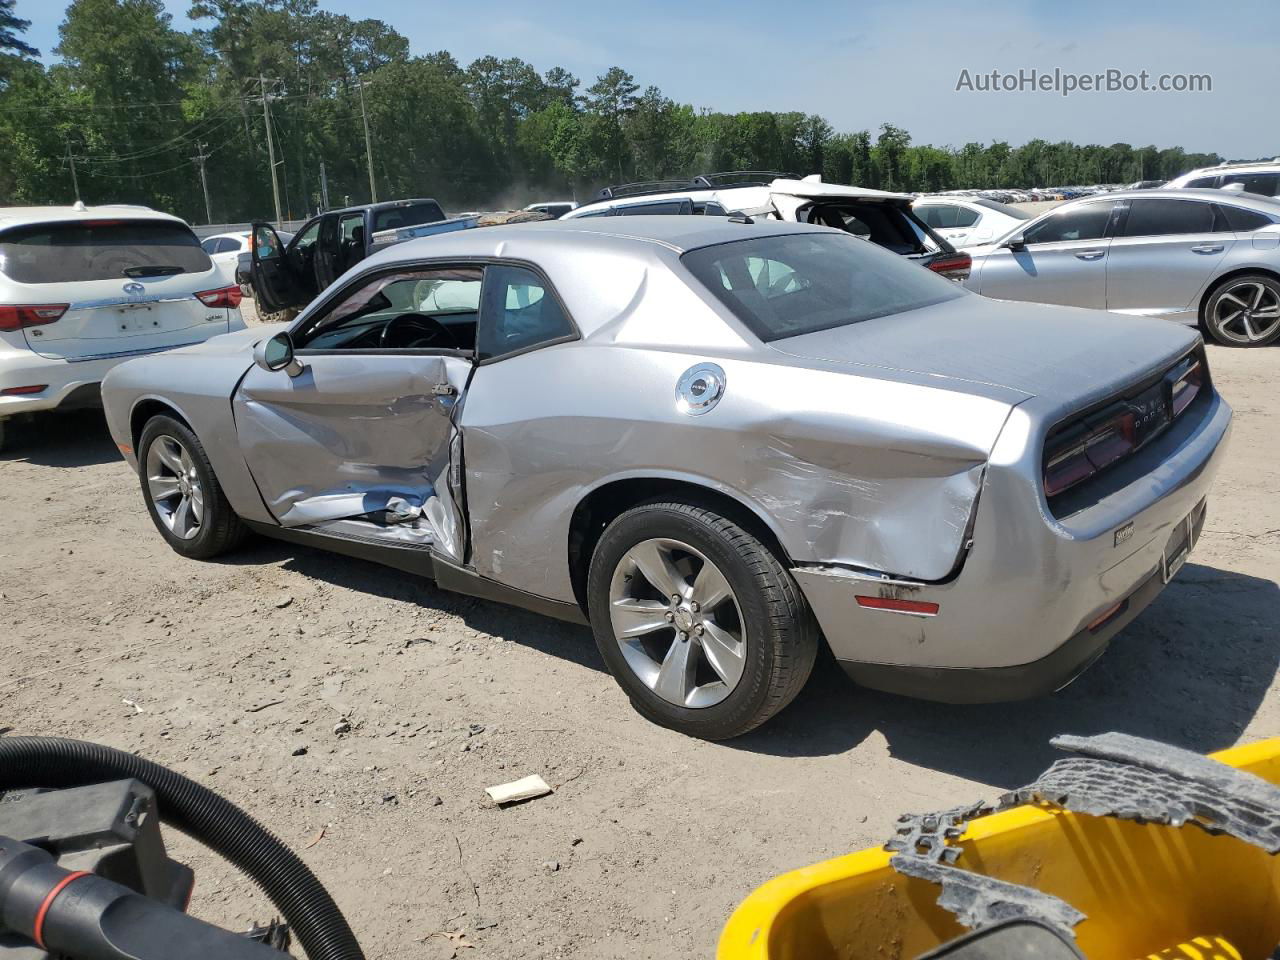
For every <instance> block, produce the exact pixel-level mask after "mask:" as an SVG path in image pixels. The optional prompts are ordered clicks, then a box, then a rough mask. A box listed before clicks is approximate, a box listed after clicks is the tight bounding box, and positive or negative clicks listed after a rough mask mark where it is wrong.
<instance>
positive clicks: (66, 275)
mask: <svg viewBox="0 0 1280 960" xmlns="http://www.w3.org/2000/svg"><path fill="white" fill-rule="evenodd" d="M212 269H213V262H212V261H211V260H210V259H209V254H207V253H206V252H205V251H204V249H203V248H202V247H201V245H200V241H199V240H197V239H196V235H195V234H194V233H192V232H191V228H190V227H188V226H187V225H186V224H185V223H179V222H177V221H175V220H141V219H140V220H82V221H77V220H68V221H64V222H61V223H44V224H31V225H29V226H25V227H15V228H13V229H10V230H6V231H5V232H4V234H3V236H0V272H3V273H4V275H5V276H7V277H9V278H10V279H11V280H16V281H18V282H19V283H78V282H80V281H82V280H126V279H138V278H141V277H167V276H174V275H176V274H180V273H204V272H206V271H208V270H212Z"/></svg>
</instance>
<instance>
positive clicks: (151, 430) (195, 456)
mask: <svg viewBox="0 0 1280 960" xmlns="http://www.w3.org/2000/svg"><path fill="white" fill-rule="evenodd" d="M138 465H139V466H138V478H139V481H140V483H141V486H142V497H143V500H144V502H145V503H146V505H147V512H148V513H150V514H151V522H152V523H154V524H155V525H156V529H157V530H159V531H160V535H161V536H162V537H164V539H165V541H166V542H167V543H168V544H169V546H170V547H172V548H173V549H174V551H175V552H177V553H180V554H182V556H184V557H190V558H191V559H193V560H208V559H209V558H211V557H216V556H218V555H219V554H222V553H226V552H227V551H229V550H232V549H234V548H235V547H237V546H239V545H240V543H241V542H242V541H243V540H244V538H245V536H246V535H247V533H248V529H247V528H246V527H245V525H244V524H243V523H242V522H241V521H240V518H239V517H238V516H236V513H235V511H234V510H232V509H231V504H230V503H228V502H227V498H226V495H225V494H224V493H223V492H222V487H221V486H220V485H219V484H218V478H217V477H216V476H215V475H214V472H213V467H212V466H211V465H210V463H209V457H208V455H207V454H206V453H205V450H204V445H203V444H201V443H200V440H199V438H198V437H196V435H195V434H194V433H193V432H192V431H191V429H190V428H189V427H188V426H187V425H186V424H184V423H181V422H180V421H178V420H175V419H174V418H173V417H168V416H156V417H152V418H151V419H150V420H148V421H147V423H146V426H144V427H143V428H142V437H141V438H140V439H139V441H138ZM170 489H171V490H172V492H171V493H168V494H167V495H165V496H160V494H162V493H164V492H165V491H168V490H170ZM183 503H186V505H187V506H186V512H185V517H184V514H183V507H182V504H183Z"/></svg>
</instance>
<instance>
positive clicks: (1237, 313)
mask: <svg viewBox="0 0 1280 960" xmlns="http://www.w3.org/2000/svg"><path fill="white" fill-rule="evenodd" d="M1202 320H1203V323H1204V328H1205V330H1206V331H1207V332H1208V334H1209V336H1211V337H1213V339H1214V340H1216V341H1218V343H1221V344H1224V345H1226V346H1229V347H1261V346H1265V345H1266V344H1268V343H1271V342H1272V341H1274V340H1275V339H1276V338H1277V337H1280V281H1277V280H1276V279H1275V278H1274V277H1271V276H1268V275H1267V274H1264V273H1246V274H1241V275H1240V276H1238V277H1231V278H1230V279H1228V280H1226V281H1224V282H1223V283H1222V284H1221V285H1220V286H1219V287H1217V288H1216V289H1215V290H1214V291H1213V292H1212V293H1211V294H1209V299H1208V300H1206V301H1205V307H1204V316H1203V318H1202Z"/></svg>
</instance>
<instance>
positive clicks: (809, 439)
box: [463, 342, 1009, 600]
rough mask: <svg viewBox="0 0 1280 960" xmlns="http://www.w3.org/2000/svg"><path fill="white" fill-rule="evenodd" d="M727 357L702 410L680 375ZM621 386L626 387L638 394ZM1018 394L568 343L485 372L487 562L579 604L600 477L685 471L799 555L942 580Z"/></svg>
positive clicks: (475, 419) (475, 413)
mask: <svg viewBox="0 0 1280 960" xmlns="http://www.w3.org/2000/svg"><path fill="white" fill-rule="evenodd" d="M703 359H713V360H714V361H715V362H717V363H720V364H721V366H723V368H724V369H725V372H726V379H727V389H726V392H725V396H724V398H723V399H722V400H721V402H720V403H719V405H718V406H716V407H715V408H714V409H713V410H712V411H710V412H709V413H707V414H704V415H703V416H698V417H691V416H688V415H686V414H683V413H681V412H679V411H678V410H677V408H676V403H675V400H676V396H675V385H676V382H677V380H678V379H679V377H680V375H681V374H682V373H683V372H684V371H685V370H687V369H688V368H689V367H690V366H692V365H693V364H694V363H696V362H699V361H700V360H703ZM622 385H626V386H625V389H623V388H622ZM1008 411H1009V405H1008V404H1007V403H1004V402H1001V401H997V400H993V399H988V398H984V397H980V396H973V395H969V394H964V393H956V392H954V391H952V390H942V389H937V388H933V387H926V386H920V385H918V384H913V383H899V382H894V381H891V380H884V379H873V378H866V377H859V376H853V375H850V374H849V373H847V372H843V371H839V372H837V371H826V370H815V369H808V368H805V367H802V366H799V365H794V366H792V365H786V364H778V363H776V362H775V363H761V362H758V361H753V360H750V359H745V358H740V357H732V356H720V357H703V356H698V355H691V354H689V353H674V352H669V351H666V350H662V349H658V348H647V349H646V348H638V347H635V346H630V347H619V346H613V345H606V344H600V343H598V342H597V343H595V344H583V343H569V344H562V345H560V346H556V347H552V348H549V349H546V350H541V351H536V352H533V353H530V354H526V355H524V356H520V357H514V358H511V359H509V360H505V361H503V362H502V363H500V364H495V365H492V366H487V367H481V368H480V369H478V370H477V371H476V375H475V377H474V379H473V381H472V384H471V388H470V390H469V392H468V396H467V403H466V406H465V409H464V411H463V433H464V443H465V460H466V472H467V502H468V507H469V513H470V520H471V533H472V542H473V554H472V556H473V560H474V563H475V567H476V570H477V572H479V573H481V574H482V575H484V576H488V577H492V578H493V579H495V580H499V581H502V582H504V583H507V584H509V585H511V586H515V587H518V588H520V589H522V590H527V591H530V592H532V593H536V594H540V595H543V596H549V597H554V598H556V599H560V600H572V599H573V588H572V584H571V581H570V574H569V569H568V562H567V557H566V552H565V548H564V546H562V545H564V544H567V542H568V533H569V525H570V520H571V518H572V515H573V511H574V509H575V507H576V506H577V505H578V504H579V503H580V502H581V500H582V499H583V497H584V496H586V495H587V494H588V493H589V492H590V491H591V490H593V489H596V488H598V487H600V486H601V485H603V484H605V483H608V482H610V481H613V480H618V479H626V478H633V477H661V478H674V479H684V480H687V481H690V482H693V483H696V484H699V485H702V486H706V487H710V488H713V489H716V490H719V491H721V492H723V493H726V494H728V495H729V496H732V497H733V498H734V499H736V500H738V501H740V502H742V503H743V504H745V505H746V506H748V507H749V508H750V509H752V510H753V511H754V512H755V513H756V514H757V515H758V516H759V517H760V518H761V519H762V520H763V521H764V522H765V523H766V524H768V526H769V527H770V528H771V529H772V531H773V533H774V535H775V536H776V537H777V538H778V540H779V542H780V543H781V544H782V546H783V547H784V549H785V550H786V551H787V553H788V554H789V555H790V557H791V559H792V560H793V561H795V562H796V563H806V562H823V563H839V564H850V565H856V566H859V567H868V568H872V569H877V570H886V571H891V572H893V573H895V574H897V575H899V576H906V577H914V578H920V579H926V580H931V579H940V578H943V577H945V576H947V574H948V573H950V571H951V570H952V568H953V567H954V565H955V563H956V560H957V557H958V556H959V553H960V550H961V548H962V546H963V542H964V534H965V529H966V526H967V524H968V521H969V516H970V512H971V510H972V509H973V505H974V502H975V499H976V497H977V494H978V489H979V487H980V485H981V482H982V475H983V468H984V465H985V463H986V459H987V456H988V454H989V452H990V450H991V448H992V446H993V444H994V442H995V439H996V437H997V436H998V434H999V431H1000V428H1001V426H1002V425H1003V423H1004V421H1005V419H1006V417H1007V415H1008Z"/></svg>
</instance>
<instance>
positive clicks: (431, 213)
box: [373, 200, 444, 233]
mask: <svg viewBox="0 0 1280 960" xmlns="http://www.w3.org/2000/svg"><path fill="white" fill-rule="evenodd" d="M443 219H444V211H443V210H441V209H440V204H438V203H436V202H435V201H434V200H428V201H426V202H425V203H410V204H406V205H405V206H402V207H391V208H389V209H386V210H376V211H374V214H373V232H374V233H377V232H378V231H379V230H396V229H398V228H400V227H416V226H418V225H419V224H423V223H439V222H440V221H441V220H443Z"/></svg>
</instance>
